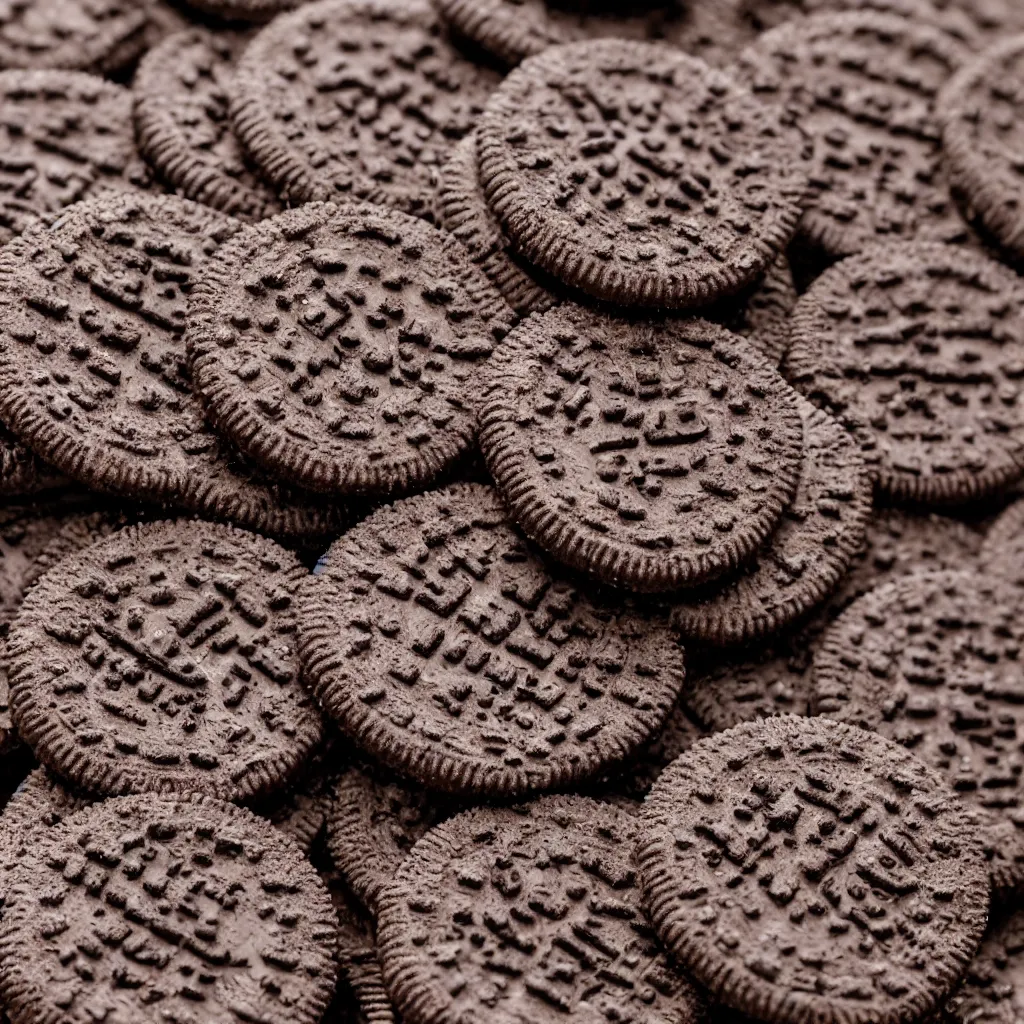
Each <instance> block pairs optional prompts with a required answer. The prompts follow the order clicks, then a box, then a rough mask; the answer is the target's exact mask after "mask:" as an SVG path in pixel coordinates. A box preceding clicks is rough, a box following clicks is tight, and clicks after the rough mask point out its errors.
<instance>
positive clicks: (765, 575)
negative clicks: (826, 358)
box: [672, 400, 872, 646]
mask: <svg viewBox="0 0 1024 1024" xmlns="http://www.w3.org/2000/svg"><path fill="white" fill-rule="evenodd" d="M800 411H801V416H802V418H803V424H804V459H803V466H802V468H801V471H800V483H799V484H798V486H797V490H796V496H795V497H794V498H793V501H792V502H791V503H790V504H789V505H788V506H787V507H786V510H785V511H784V512H783V513H782V519H781V521H780V523H779V525H778V526H777V527H776V528H775V531H774V532H773V533H772V535H771V536H770V537H769V538H768V540H766V541H765V542H764V544H763V545H762V546H761V549H760V550H759V551H758V553H757V554H756V555H755V556H754V558H753V559H752V560H751V561H749V562H745V563H744V564H743V565H742V566H741V567H740V568H739V569H738V570H737V571H736V572H735V573H734V574H732V575H730V576H727V577H724V578H723V579H721V580H717V581H715V582H713V583H709V584H706V585H705V586H703V587H697V588H695V589H693V590H689V591H687V592H685V593H684V594H682V595H681V599H680V600H679V601H677V602H675V603H674V604H673V606H672V624H673V626H675V628H676V629H678V630H679V631H680V632H681V633H682V634H683V635H684V636H687V637H691V638H694V639H696V640H699V641H702V642H704V643H711V644H716V645H719V646H732V645H734V644H741V643H749V642H750V641H751V640H755V639H758V638H760V637H763V636H766V635H769V634H772V633H777V632H778V631H779V630H780V629H782V628H783V627H785V626H788V625H789V624H790V623H792V622H794V621H795V620H796V619H798V618H799V617H800V616H802V615H804V614H805V613H807V612H809V611H810V610H811V609H812V608H814V607H815V606H817V605H818V604H820V603H821V602H822V601H823V600H824V599H825V598H826V597H827V596H828V595H829V594H830V593H831V592H832V591H833V590H835V588H836V587H837V586H838V584H839V582H840V580H841V579H842V578H843V576H844V575H845V574H846V572H847V571H848V570H849V568H850V565H851V564H852V562H853V560H854V558H855V556H856V555H857V553H858V552H859V551H860V549H861V548H862V547H863V544H864V537H865V532H866V530H867V524H868V520H869V518H870V516H871V498H872V487H871V476H870V474H869V473H868V469H867V467H866V466H865V464H864V461H863V459H862V458H861V457H860V455H859V453H858V452H857V448H856V445H855V443H854V441H853V438H851V437H850V435H849V434H848V433H847V432H846V431H845V430H844V429H843V428H842V427H841V426H840V425H839V424H838V423H837V422H836V421H835V420H834V419H832V417H831V416H829V415H828V414H827V413H825V412H822V411H821V410H820V409H815V408H814V406H812V405H811V404H810V403H809V402H806V401H803V400H801V402H800Z"/></svg>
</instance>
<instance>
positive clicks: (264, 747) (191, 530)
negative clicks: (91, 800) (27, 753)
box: [7, 520, 322, 800]
mask: <svg viewBox="0 0 1024 1024" xmlns="http://www.w3.org/2000/svg"><path fill="white" fill-rule="evenodd" d="M304 577H305V570H304V569H303V568H302V566H301V565H300V564H299V562H298V560H297V559H296V558H295V557H294V556H293V555H291V554H290V553H289V552H287V551H285V550H284V549H283V548H281V547H279V546H278V545H276V544H275V543H274V542H273V541H270V540H267V539H266V538H264V537H260V536H258V535H256V534H250V533H246V532H244V531H242V530H238V529H236V528H234V527H230V526H222V525H220V524H214V523H203V522H200V521H198V520H193V521H189V520H177V521H172V522H159V523H149V524H145V525H142V526H132V527H128V528H127V529H125V530H122V531H120V532H119V533H116V534H114V535H113V536H111V537H109V538H107V539H106V540H104V541H101V542H99V543H98V544H94V545H93V546H92V547H91V548H87V549H86V550H84V551H80V552H78V553H77V554H74V555H69V556H68V557H67V558H65V559H64V560H63V561H62V562H61V563H60V564H59V565H58V566H57V567H56V568H54V569H53V570H52V571H50V572H48V573H47V574H46V575H45V576H43V577H42V579H40V580H39V582H38V583H37V584H36V585H35V587H34V588H33V589H32V590H31V591H30V592H29V594H28V595H27V596H26V598H25V602H24V604H23V605H22V607H21V610H20V612H19V614H18V617H17V619H16V621H15V623H14V624H13V626H12V627H11V631H10V635H9V637H8V641H7V663H8V671H9V673H10V685H11V711H12V714H13V717H14V720H15V723H16V725H17V726H18V730H19V732H20V734H21V736H22V738H23V739H24V740H25V742H26V743H27V744H28V745H29V746H31V747H32V749H33V750H34V751H35V753H36V755H37V756H38V757H39V759H40V760H41V761H43V762H44V763H45V764H46V765H48V766H49V767H50V768H52V769H53V770H54V771H55V772H57V773H58V774H59V775H61V776H63V777H64V778H67V779H70V780H72V781H73V782H74V783H75V784H76V785H78V786H79V787H81V788H82V789H84V790H86V791H88V792H93V793H97V794H103V795H109V794H116V793H127V792H138V791H140V790H174V791H187V790H199V791H203V792H207V793H212V794H215V795H217V796H220V797H223V798H225V799H232V800H239V799H245V798H248V797H251V796H255V795H261V794H265V793H268V792H273V791H274V790H278V789H283V788H284V787H285V786H286V785H287V784H288V781H289V779H290V778H291V777H292V776H293V775H294V774H296V773H297V772H298V770H299V769H300V767H301V765H302V762H303V760H304V759H305V758H306V757H307V756H308V754H309V753H310V751H311V750H312V749H313V748H314V747H315V746H316V744H317V743H318V742H319V740H320V737H321V730H322V721H321V718H320V715H319V712H318V711H317V709H316V708H315V707H314V705H313V702H312V699H311V697H310V695H309V694H308V693H307V692H306V690H305V689H304V688H303V686H302V685H301V684H300V681H299V673H298V659H297V653H296V649H295V633H296V628H297V622H296V615H295V607H294V600H295V595H296V591H297V590H298V587H299V583H300V581H301V580H302V579H303V578H304Z"/></svg>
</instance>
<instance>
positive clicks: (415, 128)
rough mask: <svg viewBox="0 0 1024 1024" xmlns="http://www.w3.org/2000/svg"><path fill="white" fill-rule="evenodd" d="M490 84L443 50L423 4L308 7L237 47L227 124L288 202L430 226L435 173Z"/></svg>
mask: <svg viewBox="0 0 1024 1024" xmlns="http://www.w3.org/2000/svg"><path fill="white" fill-rule="evenodd" d="M498 81H499V76H498V74H497V72H495V71H492V70H490V69H488V68H485V67H481V66H479V65H476V64H474V63H472V62H471V61H470V60H468V59H467V58H466V57H464V56H463V55H462V54H461V53H460V52H459V51H458V50H457V49H456V48H455V47H454V46H453V44H452V42H451V41H450V39H449V37H448V34H447V32H446V30H445V28H444V25H443V24H442V22H441V21H440V19H439V17H438V15H437V14H436V13H435V12H434V10H433V8H432V7H431V5H430V3H429V2H428V0H317V2H316V3H308V4H304V5H302V6H301V7H300V8H299V9H298V10H296V11H294V12H292V13H289V14H285V15H282V16H281V17H279V18H276V19H275V20H274V21H273V23H272V24H270V25H269V26H268V27H267V28H265V29H263V31H262V32H260V33H259V35H257V36H256V38H255V39H254V40H253V41H252V42H251V43H250V44H249V46H248V47H247V48H246V50H245V53H244V54H243V55H242V57H241V59H240V60H239V63H238V67H237V69H236V72H235V76H234V85H233V87H232V90H231V92H232V102H231V116H232V120H233V123H234V126H235V130H236V131H237V133H238V135H239V137H240V138H241V140H242V142H243V144H244V145H245V147H246V149H247V150H248V151H249V154H250V156H251V157H252V158H253V159H254V160H255V161H256V163H257V165H258V166H259V168H260V170H261V172H262V173H263V174H264V175H265V176H266V177H267V178H268V180H270V181H271V182H272V183H273V184H274V185H276V186H277V189H278V191H279V193H280V194H281V196H282V198H283V199H285V200H286V201H289V202H293V203H299V202H309V201H312V200H330V199H343V198H352V199H365V200H370V201H371V202H376V203H385V204H387V205H390V206H395V207H397V208H399V209H401V210H404V211H405V212H406V213H412V214H416V215H418V216H425V217H428V218H432V217H433V216H434V215H435V212H436V198H437V191H438V184H439V176H440V171H441V168H442V166H443V165H444V163H445V161H446V160H447V159H448V155H449V153H450V152H451V149H452V147H453V146H454V145H455V143H456V142H457V141H458V140H459V139H460V138H462V137H463V136H465V135H468V134H469V132H470V131H471V130H472V128H473V125H474V124H475V123H476V120H477V118H478V116H479V114H480V112H481V110H482V109H483V104H484V101H485V100H486V98H487V96H488V95H489V94H490V92H491V90H492V89H493V88H494V86H495V85H497V83H498Z"/></svg>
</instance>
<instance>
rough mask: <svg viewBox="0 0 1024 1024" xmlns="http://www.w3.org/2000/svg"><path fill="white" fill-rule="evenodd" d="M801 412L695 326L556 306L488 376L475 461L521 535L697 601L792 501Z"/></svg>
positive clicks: (587, 564) (745, 354)
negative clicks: (703, 586)
mask: <svg viewBox="0 0 1024 1024" xmlns="http://www.w3.org/2000/svg"><path fill="white" fill-rule="evenodd" d="M798 402H799V397H798V396H797V395H796V394H795V393H794V392H793V391H792V390H791V389H790V388H789V387H787V385H786V383H785V381H783V380H782V378H781V377H780V376H779V375H778V374H777V373H776V372H775V371H774V370H772V369H771V367H770V366H769V365H768V364H767V363H766V362H765V360H764V359H763V358H762V357H761V356H760V355H758V354H757V353H756V352H755V351H754V349H753V348H751V347H750V346H748V345H747V344H746V343H745V342H744V341H742V340H741V339H739V338H737V337H735V336H734V335H731V334H730V333H729V332H728V331H726V330H724V329H723V328H721V327H719V326H717V325H714V324H710V323H707V322H705V321H703V320H669V321H665V320H649V321H644V320H627V319H624V318H617V317H612V316H608V315H606V314H603V313H599V312H595V311H592V310H589V309H585V308H583V307H580V306H572V305H569V304H565V305H562V306H559V307H557V308H556V309H552V310H550V311H548V312H546V313H542V314H539V315H534V316H532V317H530V318H529V319H528V320H526V321H525V322H524V323H522V324H520V326H519V327H517V328H516V329H515V330H514V331H512V333H511V334H510V335H509V336H508V337H507V338H506V339H505V341H504V343H503V344H502V345H501V346H500V348H499V349H497V351H496V352H495V354H494V356H493V357H492V359H491V361H490V364H489V366H488V368H487V371H486V376H485V380H484V395H483V399H482V407H481V408H482V411H481V415H480V447H481V449H482V451H483V453H484V458H485V459H486V460H487V466H488V469H489V470H490V471H491V474H492V475H493V477H494V480H495V482H496V483H497V486H498V489H499V490H500V491H501V493H502V497H503V498H504V499H505V501H506V502H507V503H508V506H509V508H510V509H511V511H512V514H513V517H514V518H515V519H516V521H517V522H518V523H519V525H520V526H521V527H522V529H523V531H524V532H525V533H526V534H527V535H528V536H530V537H532V538H533V539H534V540H535V541H537V543H538V544H540V546H541V547H543V548H544V549H545V550H547V551H550V552H551V553H552V554H554V555H555V556H556V557H557V558H558V559H559V560H561V561H563V562H565V563H566V564H567V565H570V566H573V567H574V568H577V569H582V570H585V571H586V572H588V573H591V574H593V575H594V576H596V577H598V578H599V579H601V580H603V581H605V582H608V583H612V584H615V585H618V586H628V587H632V588H634V589H639V590H647V591H659V590H662V591H663V590H672V589H676V588H680V587H688V586H695V585H696V584H698V583H701V582H704V581H706V580H709V579H713V578H715V577H716V576H721V575H722V574H723V573H725V572H726V571H728V570H730V569H733V568H735V567H736V566H738V565H739V564H741V563H742V562H743V561H744V560H745V559H747V558H748V557H750V556H751V555H752V554H753V553H754V552H755V551H756V550H757V548H758V547H759V546H760V545H761V543H762V542H764V541H765V539H766V538H767V537H768V535H769V534H770V533H771V531H772V530H773V529H774V528H775V526H776V524H777V523H778V522H779V517H780V516H781V515H782V511H783V508H785V506H786V505H788V504H789V502H790V500H791V499H792V497H793V495H794V493H795V492H796V487H797V482H798V480H799V477H800V464H801V462H802V458H803V424H802V422H801V418H800V411H799V406H798Z"/></svg>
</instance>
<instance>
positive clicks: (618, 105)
mask: <svg viewBox="0 0 1024 1024" xmlns="http://www.w3.org/2000/svg"><path fill="white" fill-rule="evenodd" d="M684 126H685V127H684ZM478 146H479V161H480V181H481V184H482V186H483V189H484V193H485V195H486V196H487V201H488V204H489V205H490V207H491V209H492V210H493V211H494V213H495V215H496V216H497V218H498V220H499V221H500V223H501V224H502V226H503V228H504V230H505V232H506V233H507V234H508V237H509V238H510V239H511V240H512V243H513V245H514V246H515V247H516V248H517V250H518V251H519V252H521V253H522V254H523V255H524V256H525V257H526V258H527V259H528V260H530V261H531V262H532V263H534V264H535V265H537V266H538V267H541V268H543V269H544V270H546V271H548V272H549V273H551V274H553V275H554V276H555V277H556V278H558V279H559V280H561V281H564V282H565V283H566V284H568V285H570V286H571V287H574V288H579V289H580V290H581V291H583V292H586V293H587V294H589V295H592V296H593V297H595V298H597V299H603V300H606V301H609V302H614V303H619V304H623V305H639V306H658V307H695V306H702V305H706V304H707V303H708V302H711V301H712V300H714V299H716V298H718V297H719V296H722V295H730V294H733V293H735V292H738V291H740V290H741V289H742V288H743V287H744V286H745V285H747V284H750V283H751V282H752V281H754V280H755V279H756V278H757V277H758V275H759V274H760V273H761V272H762V271H764V270H765V269H766V268H767V267H768V265H769V264H770V263H771V262H772V261H773V260H774V259H775V258H776V256H777V254H778V253H779V252H780V250H781V249H782V248H783V247H784V246H785V245H786V244H787V242H788V241H789V240H790V238H791V237H792V235H793V232H794V231H795V229H796V224H797V221H798V219H799V217H800V211H801V209H802V205H803V199H804V194H805V191H806V186H807V179H806V175H805V169H804V165H803V162H802V159H801V149H802V142H801V136H800V135H798V134H797V133H796V132H795V131H794V130H793V129H791V128H790V127H787V123H786V122H785V121H784V119H783V117H782V116H781V113H780V112H778V111H776V110H774V109H773V108H770V107H768V106H767V105H766V104H763V103H760V102H759V101H758V100H757V99H756V98H755V97H753V96H752V95H751V94H750V93H749V92H748V91H747V90H746V89H745V88H742V87H741V86H739V85H738V84H737V83H736V82H735V81H734V80H733V79H732V78H731V77H730V76H729V75H728V74H726V73H725V72H722V71H717V70H713V69H712V68H710V67H709V66H708V65H706V64H705V63H704V62H703V61H701V60H698V59H697V58H694V57H690V56H688V55H686V54H684V53H682V52H680V51H677V50H673V49H672V48H670V47H667V46H658V45H654V44H650V43H630V42H626V41H622V40H598V41H596V42H586V43H573V44H570V45H568V46H564V47H557V48H552V49H551V50H549V51H547V52H545V53H542V54H540V55H539V56H537V57H533V58H531V59H530V60H528V61H526V62H524V63H523V64H522V65H521V66H520V67H518V68H516V70H515V71H513V72H512V73H511V74H510V75H509V76H508V77H507V78H506V79H505V80H504V81H503V82H502V84H501V86H500V87H499V88H498V89H497V90H496V91H495V93H494V95H493V96H492V97H491V99H490V101H489V102H488V104H487V109H486V111H485V113H484V116H483V117H482V118H481V120H480V128H479V135H478Z"/></svg>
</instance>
